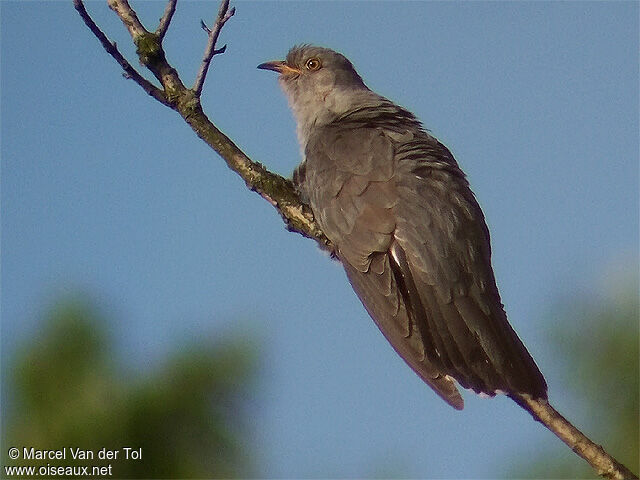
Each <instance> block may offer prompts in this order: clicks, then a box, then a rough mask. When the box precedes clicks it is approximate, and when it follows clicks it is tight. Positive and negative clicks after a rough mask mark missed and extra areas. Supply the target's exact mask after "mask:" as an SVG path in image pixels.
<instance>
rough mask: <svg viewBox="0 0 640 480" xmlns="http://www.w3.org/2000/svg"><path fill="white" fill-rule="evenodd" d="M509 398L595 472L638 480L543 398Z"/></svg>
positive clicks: (521, 396) (609, 476) (517, 396)
mask: <svg viewBox="0 0 640 480" xmlns="http://www.w3.org/2000/svg"><path fill="white" fill-rule="evenodd" d="M511 398H513V400H514V401H515V402H516V403H517V404H518V405H520V406H521V407H522V408H524V409H525V410H527V411H528V412H529V413H530V414H531V415H532V416H533V418H534V419H535V420H536V421H538V422H540V423H542V424H543V425H544V426H545V427H547V428H548V429H549V430H551V432H553V433H554V434H555V435H556V436H557V437H558V438H559V439H560V440H562V441H563V442H564V443H565V444H566V445H568V446H569V448H571V450H573V451H574V452H575V453H576V454H577V455H579V456H580V457H582V458H583V459H585V460H586V461H587V463H588V464H589V465H591V467H592V468H593V469H594V470H595V471H596V472H597V473H598V475H600V476H602V477H604V478H608V479H611V480H638V477H637V476H636V475H635V474H634V473H633V472H631V471H630V470H629V469H628V468H627V467H625V466H624V465H622V464H621V463H620V462H618V461H617V460H616V459H615V458H613V457H612V456H611V455H609V454H608V453H607V452H606V451H605V450H604V448H602V446H601V445H597V444H595V443H594V442H592V441H591V440H590V439H589V438H588V437H587V436H586V435H585V434H584V433H582V432H581V431H580V430H578V429H577V428H576V427H574V426H573V424H571V422H569V420H567V419H566V418H564V417H563V416H562V415H560V412H558V411H557V410H556V409H555V408H553V407H552V406H551V405H550V404H549V402H548V401H547V400H542V399H534V398H532V397H531V396H529V395H512V396H511Z"/></svg>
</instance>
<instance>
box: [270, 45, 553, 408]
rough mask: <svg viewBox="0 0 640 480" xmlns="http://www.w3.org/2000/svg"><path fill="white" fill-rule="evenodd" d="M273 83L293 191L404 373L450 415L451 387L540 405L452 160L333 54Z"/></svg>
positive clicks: (292, 68)
mask: <svg viewBox="0 0 640 480" xmlns="http://www.w3.org/2000/svg"><path fill="white" fill-rule="evenodd" d="M259 68H263V69H269V70H275V71H277V72H279V73H280V77H279V81H280V84H281V86H282V88H283V90H284V92H285V94H286V96H287V98H288V100H289V104H290V106H291V109H292V110H293V113H294V115H295V118H296V121H297V125H298V139H299V141H300V145H301V148H302V151H303V154H304V160H303V162H302V163H301V164H300V166H299V167H298V168H297V169H296V171H295V173H294V181H295V182H296V184H297V185H298V188H299V190H300V193H301V195H302V197H303V198H304V199H305V201H306V202H308V203H309V205H310V206H311V209H312V210H313V213H314V215H315V217H316V220H317V222H318V224H319V225H320V226H321V228H322V229H323V231H324V233H325V235H326V236H327V237H328V238H329V239H330V240H331V241H332V243H333V244H334V245H335V248H336V255H337V257H338V258H339V260H340V261H341V262H342V265H343V266H344V269H345V271H346V273H347V277H348V278H349V281H350V282H351V285H352V286H353V289H354V290H355V292H356V294H357V295H358V297H359V298H360V300H361V301H362V303H363V305H364V306H365V308H366V309H367V311H368V312H369V314H370V315H371V317H372V318H373V320H374V321H375V322H376V324H377V325H378V327H379V328H380V330H381V331H382V333H383V334H384V335H385V337H386V338H387V339H388V340H389V342H390V343H391V345H392V346H393V348H394V349H395V350H396V351H397V352H398V354H399V355H400V356H401V357H402V358H403V359H404V360H405V361H406V362H407V364H408V365H409V366H410V367H411V368H412V369H413V370H414V371H415V372H416V373H417V374H418V375H419V376H420V377H421V378H422V379H423V380H424V381H425V382H427V383H428V384H429V385H430V386H431V387H432V388H433V389H434V390H435V391H436V393H438V394H439V395H440V396H441V397H442V398H443V399H444V400H446V401H447V402H448V403H449V404H450V405H452V406H453V407H454V408H458V409H461V408H462V407H463V400H462V397H461V396H460V393H459V392H458V390H457V388H456V385H455V383H454V381H453V379H455V380H456V381H457V382H458V383H459V384H460V385H462V386H463V387H465V388H470V389H473V390H474V391H475V392H477V393H484V394H487V395H490V396H493V395H495V394H496V393H497V392H499V391H502V392H504V393H506V394H529V395H532V396H533V397H534V398H546V396H547V393H546V391H547V386H546V383H545V380H544V378H543V376H542V374H541V373H540V371H539V370H538V367H537V366H536V364H535V362H534V361H533V359H532V358H531V356H530V355H529V352H527V350H526V348H525V347H524V345H523V344H522V342H521V341H520V339H519V338H518V336H517V335H516V333H515V332H514V331H513V329H512V328H511V326H510V325H509V323H508V322H507V318H506V314H505V312H504V309H503V306H502V303H501V302H500V296H499V293H498V289H497V287H496V283H495V279H494V275H493V270H492V268H491V249H490V244H489V231H488V229H487V226H486V224H485V221H484V216H483V214H482V211H481V209H480V207H479V206H478V203H477V202H476V199H475V197H474V195H473V193H472V192H471V190H470V189H469V185H468V182H467V180H466V178H465V175H464V173H463V172H462V171H461V170H460V168H459V167H458V164H457V163H456V161H455V159H454V158H453V156H452V155H451V152H449V150H448V149H447V148H446V147H445V146H444V145H442V144H441V143H440V142H438V140H436V139H435V138H434V137H433V136H431V135H430V134H429V133H428V132H427V131H426V130H425V129H424V128H423V127H422V125H421V124H420V122H419V121H418V120H417V119H416V118H415V116H414V115H413V114H411V113H410V112H408V111H407V110H405V109H403V108H402V107H399V106H398V105H395V104H394V103H392V102H391V101H389V100H387V99H386V98H384V97H382V96H380V95H378V94H376V93H374V92H372V91H371V90H369V89H368V88H367V87H366V85H365V84H364V82H363V81H362V79H361V78H360V76H359V75H358V74H357V72H356V71H355V69H354V68H353V65H352V64H351V62H349V60H347V59H346V58H345V57H344V56H343V55H341V54H339V53H337V52H334V51H332V50H329V49H326V48H321V47H315V46H308V45H305V46H300V47H294V48H293V49H291V51H290V52H289V54H288V55H287V59H286V61H278V62H268V63H264V64H262V65H260V66H259Z"/></svg>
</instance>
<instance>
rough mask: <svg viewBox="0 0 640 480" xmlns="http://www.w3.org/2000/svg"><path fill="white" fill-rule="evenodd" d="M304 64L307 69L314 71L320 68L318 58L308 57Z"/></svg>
mask: <svg viewBox="0 0 640 480" xmlns="http://www.w3.org/2000/svg"><path fill="white" fill-rule="evenodd" d="M304 66H305V67H307V70H309V71H311V72H314V71H316V70H319V69H320V67H321V66H322V62H320V59H319V58H310V59H309V60H307V63H305V64H304Z"/></svg>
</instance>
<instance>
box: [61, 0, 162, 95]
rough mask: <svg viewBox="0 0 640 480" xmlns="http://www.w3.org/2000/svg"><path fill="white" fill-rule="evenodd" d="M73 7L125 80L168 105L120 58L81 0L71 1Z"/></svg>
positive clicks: (149, 83)
mask: <svg viewBox="0 0 640 480" xmlns="http://www.w3.org/2000/svg"><path fill="white" fill-rule="evenodd" d="M73 6H74V7H75V9H76V10H77V11H78V13H79V14H80V17H82V20H84V23H85V24H86V25H87V27H89V30H91V31H92V32H93V34H94V35H95V36H96V37H97V38H98V40H100V43H101V44H102V46H103V47H104V49H105V50H106V51H107V53H108V54H109V55H111V56H112V57H113V58H114V59H115V60H116V62H118V63H119V64H120V66H121V67H122V69H123V70H124V76H125V77H126V78H131V79H132V80H134V81H135V82H136V83H137V84H138V85H140V86H141V87H142V88H143V90H144V91H145V92H147V93H148V94H149V95H151V96H152V97H153V98H155V99H156V100H158V101H159V102H160V103H162V104H164V105H169V104H168V103H167V98H166V96H165V95H164V92H163V91H162V90H160V89H159V88H158V87H156V86H155V85H154V84H152V83H151V82H150V81H149V80H147V79H146V78H144V77H143V76H142V75H140V74H139V73H138V71H137V70H136V69H135V68H133V66H132V65H131V64H130V63H129V62H128V61H127V59H126V58H124V57H123V56H122V54H121V53H120V51H119V50H118V47H117V46H116V44H115V42H111V41H110V40H109V39H108V38H107V36H106V35H105V34H104V32H103V31H102V30H100V28H99V27H98V26H97V25H96V24H95V22H94V21H93V19H92V18H91V17H90V16H89V13H88V12H87V10H86V9H85V8H84V4H83V3H82V0H73Z"/></svg>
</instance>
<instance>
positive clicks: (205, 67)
mask: <svg viewBox="0 0 640 480" xmlns="http://www.w3.org/2000/svg"><path fill="white" fill-rule="evenodd" d="M235 13H236V7H233V8H232V9H230V10H229V0H222V1H221V2H220V8H219V9H218V15H217V16H216V21H215V23H214V24H213V28H212V29H209V28H208V27H207V26H206V25H205V23H204V22H203V21H202V20H201V25H202V28H203V30H204V31H206V32H207V34H208V35H209V41H208V42H207V48H206V50H205V52H204V57H203V58H202V64H201V65H200V70H199V71H198V75H197V77H196V81H195V83H194V84H193V91H194V92H195V94H196V97H200V95H201V94H202V87H203V85H204V80H205V78H206V77H207V72H208V71H209V65H210V64H211V59H212V58H213V56H214V55H218V54H220V53H224V51H225V50H226V49H227V46H226V45H225V46H223V47H222V48H219V49H216V42H217V41H218V36H219V35H220V30H222V27H223V26H224V24H225V23H227V20H229V19H230V18H231V17H233V15H234V14H235Z"/></svg>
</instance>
